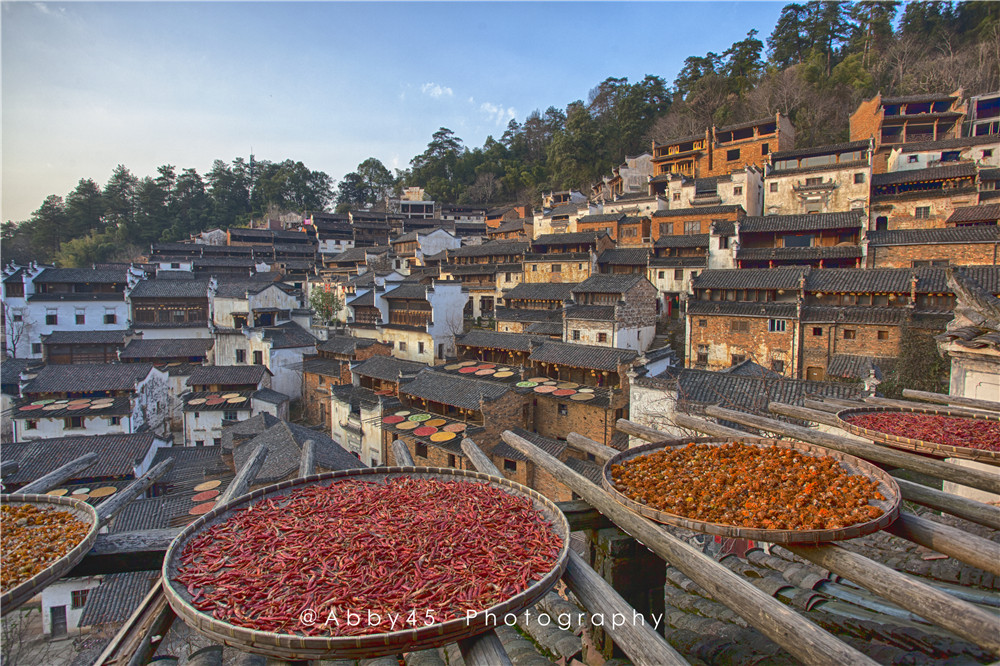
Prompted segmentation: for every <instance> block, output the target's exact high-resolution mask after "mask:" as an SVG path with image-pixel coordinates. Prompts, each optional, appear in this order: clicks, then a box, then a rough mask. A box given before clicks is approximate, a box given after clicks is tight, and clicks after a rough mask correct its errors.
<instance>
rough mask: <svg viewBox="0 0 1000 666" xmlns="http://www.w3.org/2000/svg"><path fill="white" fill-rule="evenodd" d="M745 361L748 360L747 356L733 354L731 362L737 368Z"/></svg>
mask: <svg viewBox="0 0 1000 666" xmlns="http://www.w3.org/2000/svg"><path fill="white" fill-rule="evenodd" d="M745 360H747V357H746V354H733V357H732V359H731V360H730V365H733V366H736V365H739V364H740V363H742V362H743V361H745Z"/></svg>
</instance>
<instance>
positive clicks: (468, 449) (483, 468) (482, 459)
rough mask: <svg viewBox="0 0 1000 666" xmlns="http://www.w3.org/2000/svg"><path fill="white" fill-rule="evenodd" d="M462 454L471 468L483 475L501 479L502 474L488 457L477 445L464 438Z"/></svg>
mask: <svg viewBox="0 0 1000 666" xmlns="http://www.w3.org/2000/svg"><path fill="white" fill-rule="evenodd" d="M462 453H464V454H465V457H466V458H468V459H469V462H470V463H472V466H473V467H475V468H476V469H477V470H478V471H480V472H482V473H483V474H489V475H490V476H499V477H500V478H501V479H502V478H503V472H501V471H500V469H499V468H498V467H497V466H496V465H494V464H493V461H492V460H490V458H489V456H487V455H486V454H485V453H483V450H482V449H481V448H479V445H478V444H476V443H475V442H474V441H472V440H471V439H469V438H468V437H465V438H463V439H462Z"/></svg>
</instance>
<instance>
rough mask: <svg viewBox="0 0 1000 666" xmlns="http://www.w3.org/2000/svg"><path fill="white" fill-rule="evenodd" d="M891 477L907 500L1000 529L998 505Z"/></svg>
mask: <svg viewBox="0 0 1000 666" xmlns="http://www.w3.org/2000/svg"><path fill="white" fill-rule="evenodd" d="M890 474H892V472H890ZM893 477H894V478H896V484H897V485H898V486H899V490H900V492H901V493H902V494H903V499H905V500H907V501H908V502H913V503H914V504H920V505H921V506H926V507H928V508H931V509H935V510H937V511H944V512H945V513H950V514H951V515H953V516H957V517H959V518H963V519H965V520H969V521H972V522H974V523H977V524H979V525H985V526H986V527H990V528H992V529H995V530H1000V507H998V506H993V505H991V504H985V503H983V502H977V501H976V500H972V499H968V498H965V497H959V496H958V495H952V494H951V493H946V492H942V491H940V490H935V489H934V488H928V487H927V486H924V485H921V484H919V483H914V482H913V481H908V480H906V479H900V478H897V477H896V476H895V474H893Z"/></svg>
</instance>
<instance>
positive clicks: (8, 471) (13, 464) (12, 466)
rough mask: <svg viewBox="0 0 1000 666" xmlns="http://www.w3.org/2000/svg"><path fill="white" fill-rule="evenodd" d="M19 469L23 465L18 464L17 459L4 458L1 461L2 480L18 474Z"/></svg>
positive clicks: (0, 473) (0, 472)
mask: <svg viewBox="0 0 1000 666" xmlns="http://www.w3.org/2000/svg"><path fill="white" fill-rule="evenodd" d="M19 469H21V466H20V465H19V464H17V461H16V460H4V461H2V462H0V480H2V479H3V478H4V477H8V476H10V475H12V474H17V471H18V470H19Z"/></svg>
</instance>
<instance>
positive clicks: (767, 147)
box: [760, 143, 771, 155]
mask: <svg viewBox="0 0 1000 666" xmlns="http://www.w3.org/2000/svg"><path fill="white" fill-rule="evenodd" d="M770 152H771V146H770V145H769V144H766V143H762V144H761V145H760V154H761V155H767V154H768V153H770Z"/></svg>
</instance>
